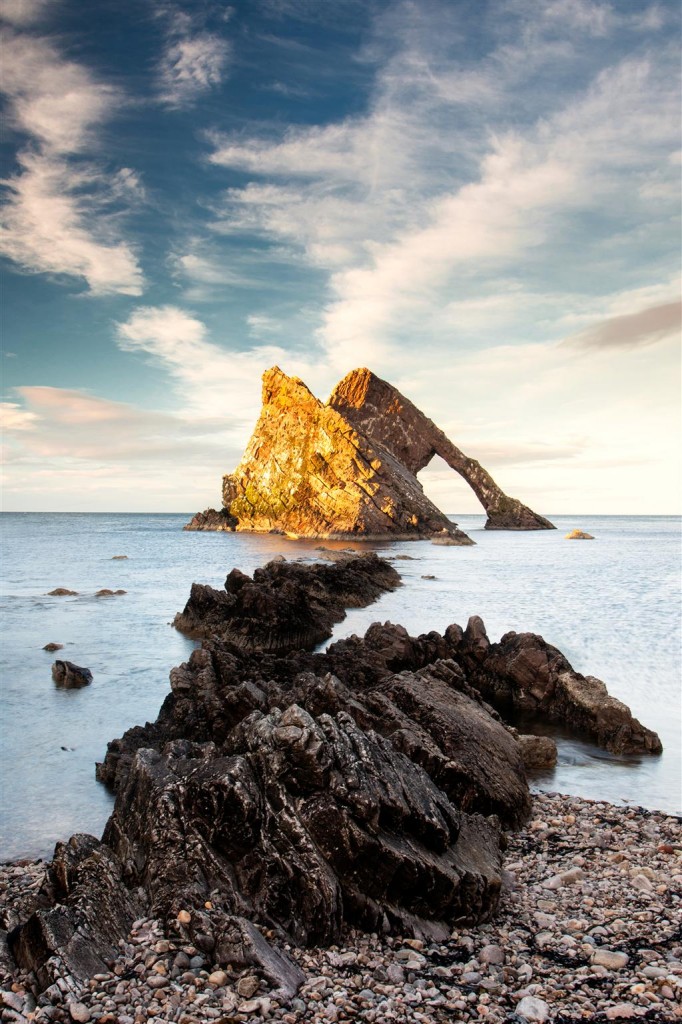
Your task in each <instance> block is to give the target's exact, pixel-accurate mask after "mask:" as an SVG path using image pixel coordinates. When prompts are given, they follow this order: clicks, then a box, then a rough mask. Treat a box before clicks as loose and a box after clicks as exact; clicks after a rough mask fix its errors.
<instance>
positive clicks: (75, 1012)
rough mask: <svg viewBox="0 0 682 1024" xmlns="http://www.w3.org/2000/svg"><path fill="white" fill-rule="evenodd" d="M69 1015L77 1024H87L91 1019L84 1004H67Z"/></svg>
mask: <svg viewBox="0 0 682 1024" xmlns="http://www.w3.org/2000/svg"><path fill="white" fill-rule="evenodd" d="M69 1015H70V1017H71V1020H75V1021H77V1022H78V1024H87V1022H88V1021H89V1020H90V1017H91V1014H90V1010H89V1009H88V1007H87V1006H86V1005H85V1003H69Z"/></svg>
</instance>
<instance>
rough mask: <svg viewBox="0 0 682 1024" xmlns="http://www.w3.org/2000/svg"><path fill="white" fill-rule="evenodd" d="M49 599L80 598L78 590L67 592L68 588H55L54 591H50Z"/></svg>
mask: <svg viewBox="0 0 682 1024" xmlns="http://www.w3.org/2000/svg"><path fill="white" fill-rule="evenodd" d="M47 596H48V597H78V591H77V590H67V588H66V587H55V589H54V590H49V591H48V594H47Z"/></svg>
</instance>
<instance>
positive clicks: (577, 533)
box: [564, 530, 594, 540]
mask: <svg viewBox="0 0 682 1024" xmlns="http://www.w3.org/2000/svg"><path fill="white" fill-rule="evenodd" d="M564 539H565V540H594V537H593V536H592V534H591V533H585V531H584V530H571V532H570V533H567V534H566V537H565V538H564Z"/></svg>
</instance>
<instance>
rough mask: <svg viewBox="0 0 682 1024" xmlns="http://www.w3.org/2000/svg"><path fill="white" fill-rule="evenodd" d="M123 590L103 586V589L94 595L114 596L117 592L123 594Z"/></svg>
mask: <svg viewBox="0 0 682 1024" xmlns="http://www.w3.org/2000/svg"><path fill="white" fill-rule="evenodd" d="M125 593H126V591H125V590H109V589H108V588H107V587H105V588H104V589H103V590H98V591H97V593H96V594H95V597H115V596H116V595H117V594H125Z"/></svg>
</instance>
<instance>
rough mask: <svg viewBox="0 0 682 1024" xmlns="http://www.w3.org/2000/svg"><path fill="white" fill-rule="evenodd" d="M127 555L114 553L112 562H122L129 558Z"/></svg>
mask: <svg viewBox="0 0 682 1024" xmlns="http://www.w3.org/2000/svg"><path fill="white" fill-rule="evenodd" d="M127 557H128V556H127V555H112V556H111V560H112V562H122V561H123V559H124V558H127Z"/></svg>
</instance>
